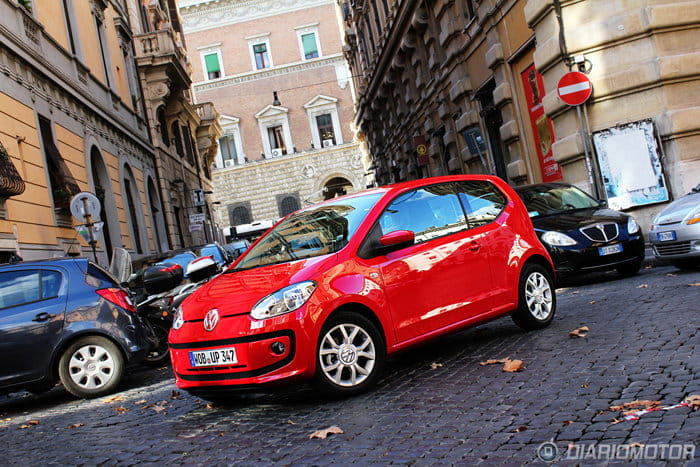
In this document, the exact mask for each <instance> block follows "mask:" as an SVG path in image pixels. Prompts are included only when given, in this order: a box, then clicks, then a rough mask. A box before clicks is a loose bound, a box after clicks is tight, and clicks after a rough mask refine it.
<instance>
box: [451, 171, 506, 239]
mask: <svg viewBox="0 0 700 467" xmlns="http://www.w3.org/2000/svg"><path fill="white" fill-rule="evenodd" d="M457 190H458V191H459V198H460V200H461V201H462V203H463V204H464V207H465V209H466V210H467V219H468V221H469V227H470V228H473V227H479V226H481V225H486V224H488V223H489V222H493V221H495V220H496V218H497V217H498V216H499V214H501V212H502V211H503V209H504V208H505V207H506V204H507V203H508V199H507V198H506V196H505V195H504V194H503V193H501V191H500V190H499V189H498V188H496V187H495V186H494V185H493V184H491V183H490V182H486V181H483V180H473V181H469V182H459V183H457Z"/></svg>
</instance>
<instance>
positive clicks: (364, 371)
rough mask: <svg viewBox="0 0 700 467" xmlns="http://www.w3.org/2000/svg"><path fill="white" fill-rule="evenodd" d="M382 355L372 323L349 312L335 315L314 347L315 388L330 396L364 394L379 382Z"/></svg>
mask: <svg viewBox="0 0 700 467" xmlns="http://www.w3.org/2000/svg"><path fill="white" fill-rule="evenodd" d="M331 340H332V341H333V342H335V344H336V345H335V346H333V345H332V343H331ZM385 356H386V349H385V344H384V339H383V337H382V334H381V333H380V332H379V330H378V329H377V327H376V326H375V325H374V323H372V321H370V320H369V319H367V318H365V317H364V316H362V315H360V314H358V313H354V312H351V311H341V312H339V313H336V314H334V315H333V316H331V317H330V319H329V320H328V321H327V322H326V323H325V324H324V325H323V328H322V329H321V334H320V335H319V338H318V343H317V345H316V375H315V379H314V382H315V384H316V387H317V388H318V389H320V390H321V391H322V392H323V393H325V394H326V395H329V396H333V397H347V396H352V395H355V394H359V393H361V392H363V391H366V390H367V389H369V388H370V387H372V386H373V385H374V384H375V383H376V382H377V380H378V379H379V376H380V375H381V372H382V368H383V367H384V359H385ZM358 370H359V371H358Z"/></svg>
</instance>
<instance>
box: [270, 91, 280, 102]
mask: <svg viewBox="0 0 700 467" xmlns="http://www.w3.org/2000/svg"><path fill="white" fill-rule="evenodd" d="M272 97H273V99H272V105H281V104H282V103H281V102H280V100H279V97H277V91H273V92H272Z"/></svg>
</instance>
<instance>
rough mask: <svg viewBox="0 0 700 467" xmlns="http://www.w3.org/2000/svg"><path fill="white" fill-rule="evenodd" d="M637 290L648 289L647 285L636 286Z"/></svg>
mask: <svg viewBox="0 0 700 467" xmlns="http://www.w3.org/2000/svg"><path fill="white" fill-rule="evenodd" d="M637 288H638V289H648V288H649V286H648V285H647V284H642V285H638V286H637Z"/></svg>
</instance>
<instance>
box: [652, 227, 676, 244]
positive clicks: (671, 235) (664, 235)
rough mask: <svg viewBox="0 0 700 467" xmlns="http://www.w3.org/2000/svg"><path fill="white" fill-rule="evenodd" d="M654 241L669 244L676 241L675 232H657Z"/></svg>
mask: <svg viewBox="0 0 700 467" xmlns="http://www.w3.org/2000/svg"><path fill="white" fill-rule="evenodd" d="M656 239H657V240H658V241H660V242H670V241H673V240H675V239H676V231H675V230H669V231H668V232H659V233H657V234H656Z"/></svg>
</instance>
